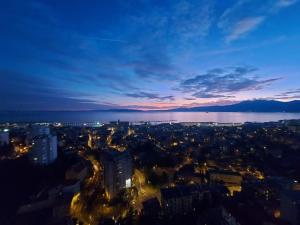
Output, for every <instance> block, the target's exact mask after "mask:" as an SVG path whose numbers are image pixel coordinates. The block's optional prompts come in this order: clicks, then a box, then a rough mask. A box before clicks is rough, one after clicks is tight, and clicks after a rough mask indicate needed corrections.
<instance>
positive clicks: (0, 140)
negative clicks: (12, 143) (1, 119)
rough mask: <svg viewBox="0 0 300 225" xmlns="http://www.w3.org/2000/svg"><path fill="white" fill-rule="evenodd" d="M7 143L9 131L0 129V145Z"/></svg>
mask: <svg viewBox="0 0 300 225" xmlns="http://www.w3.org/2000/svg"><path fill="white" fill-rule="evenodd" d="M8 144H9V131H8V130H3V131H1V130H0V146H4V145H8Z"/></svg>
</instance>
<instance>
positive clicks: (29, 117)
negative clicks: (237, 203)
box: [0, 112, 300, 123]
mask: <svg viewBox="0 0 300 225" xmlns="http://www.w3.org/2000/svg"><path fill="white" fill-rule="evenodd" d="M289 119H300V113H245V112H209V113H205V112H0V122H96V121H99V122H102V123H106V122H109V121H115V120H121V121H130V122H141V121H164V122H168V121H172V122H220V123H243V122H269V121H279V120H289Z"/></svg>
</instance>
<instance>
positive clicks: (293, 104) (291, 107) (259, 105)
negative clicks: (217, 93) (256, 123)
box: [167, 100, 300, 112]
mask: <svg viewBox="0 0 300 225" xmlns="http://www.w3.org/2000/svg"><path fill="white" fill-rule="evenodd" d="M167 111H171V112H300V100H295V101H290V102H280V101H275V100H252V101H243V102H240V103H237V104H233V105H224V106H199V107H192V108H175V109H170V110H167Z"/></svg>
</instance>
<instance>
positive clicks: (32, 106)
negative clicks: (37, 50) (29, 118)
mask: <svg viewBox="0 0 300 225" xmlns="http://www.w3.org/2000/svg"><path fill="white" fill-rule="evenodd" d="M0 77H1V83H0V96H1V104H0V110H8V109H9V110H87V109H99V108H111V107H110V105H105V104H100V103H96V102H94V101H92V100H88V99H85V98H82V96H86V94H84V93H81V92H76V93H70V92H67V91H64V90H60V89H57V88H56V87H55V85H52V84H51V83H50V82H49V80H47V77H44V78H43V77H39V76H33V75H27V74H21V73H16V72H14V71H9V70H3V69H2V70H1V69H0Z"/></svg>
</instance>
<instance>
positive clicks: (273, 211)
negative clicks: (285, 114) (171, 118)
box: [0, 120, 300, 225]
mask: <svg viewBox="0 0 300 225" xmlns="http://www.w3.org/2000/svg"><path fill="white" fill-rule="evenodd" d="M0 146H1V147H0V148H1V151H0V174H1V185H0V209H1V213H0V224H2V225H8V224H9V225H10V224H13V225H19V224H21V225H41V224H46V225H48V224H51V225H52V224H57V225H60V224H68V225H75V224H90V225H98V224H103V225H106V224H120V225H127V224H128V225H130V224H137V225H138V224H146V225H156V224H157V225H160V224H170V225H176V224H184V225H186V224H195V225H299V224H300V163H299V162H300V121H298V120H290V121H279V122H269V123H244V124H225V123H224V124H222V123H129V122H123V121H114V122H110V123H107V124H102V123H99V122H96V123H35V124H29V123H18V124H13V123H10V124H1V125H0ZM298 181H299V182H298Z"/></svg>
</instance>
